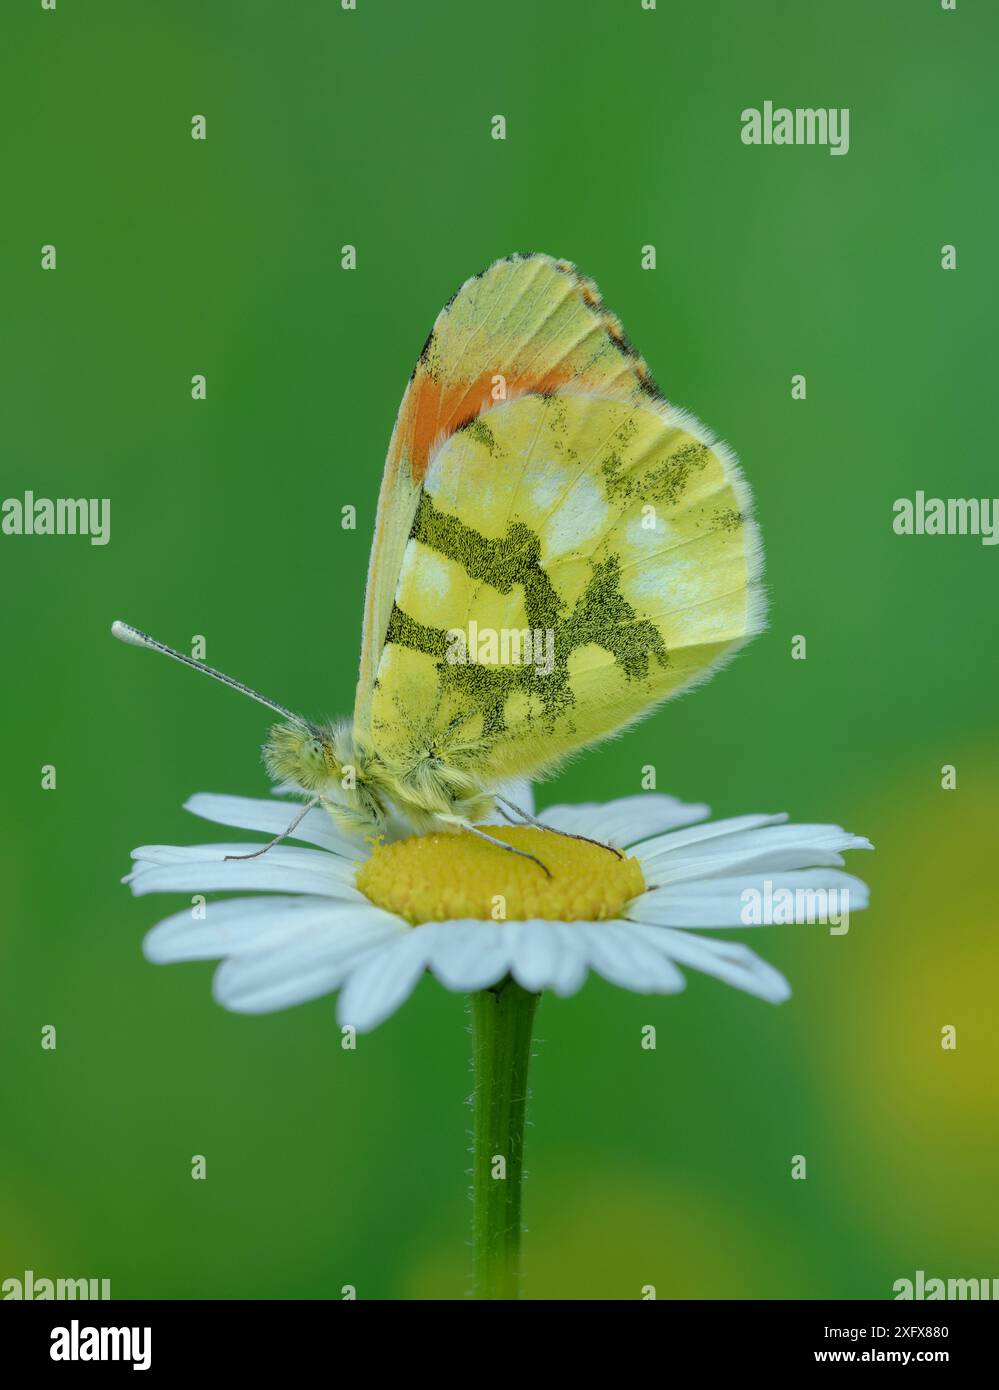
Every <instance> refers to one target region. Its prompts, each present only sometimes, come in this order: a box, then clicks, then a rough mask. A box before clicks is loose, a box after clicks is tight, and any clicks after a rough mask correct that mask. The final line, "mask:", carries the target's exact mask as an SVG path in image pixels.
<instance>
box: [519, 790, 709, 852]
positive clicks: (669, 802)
mask: <svg viewBox="0 0 999 1390" xmlns="http://www.w3.org/2000/svg"><path fill="white" fill-rule="evenodd" d="M708 814H709V810H708V807H707V806H702V805H687V804H685V803H684V802H682V801H678V800H677V798H676V797H675V796H664V795H663V794H662V793H661V792H644V793H639V794H638V795H637V796H623V797H621V798H620V799H619V800H617V801H608V802H599V801H587V802H583V803H581V804H580V805H578V806H568V805H561V806H549V807H548V808H547V809H546V810H544V811H542V812H541V814H540V816H539V817H538V819H539V820H541V821H543V822H544V824H545V825H553V826H555V828H556V829H558V830H567V831H569V833H570V834H573V835H587V836H589V837H590V839H593V840H601V841H602V842H603V843H604V844H613V845H616V846H618V847H619V848H624V847H626V846H628V845H632V844H635V843H636V842H637V841H639V840H645V839H647V838H648V837H649V836H650V835H659V834H661V833H662V831H664V830H671V829H672V828H673V827H674V826H678V825H689V824H690V823H691V822H692V821H697V820H703V819H704V817H705V816H706V815H708Z"/></svg>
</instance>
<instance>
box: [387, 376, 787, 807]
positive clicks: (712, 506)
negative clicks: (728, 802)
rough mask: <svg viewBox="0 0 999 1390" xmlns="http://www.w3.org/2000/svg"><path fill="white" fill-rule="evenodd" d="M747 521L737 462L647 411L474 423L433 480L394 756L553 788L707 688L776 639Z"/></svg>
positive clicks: (392, 639) (525, 408)
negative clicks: (553, 773)
mask: <svg viewBox="0 0 999 1390" xmlns="http://www.w3.org/2000/svg"><path fill="white" fill-rule="evenodd" d="M747 506H748V498H747V495H746V492H745V489H744V486H743V484H742V483H741V481H740V479H739V477H738V474H737V470H736V467H735V464H734V462H733V461H732V460H731V459H730V457H729V456H728V455H727V453H726V452H725V451H724V450H723V449H722V448H721V447H720V446H716V445H713V444H712V442H711V440H710V437H709V436H708V435H707V434H706V432H705V431H704V430H703V429H701V427H699V426H697V425H696V423H695V422H693V421H691V420H690V419H689V418H688V417H686V416H684V415H683V414H682V413H681V412H678V411H674V410H672V409H671V408H670V407H669V406H667V405H665V403H664V402H662V401H659V400H653V399H650V398H649V397H648V396H647V395H646V394H643V395H642V396H641V398H640V399H638V400H628V399H614V398H605V397H603V396H599V395H594V394H589V393H587V392H585V391H579V390H578V389H577V390H574V391H567V392H563V393H554V394H545V395H528V396H524V397H521V398H518V399H515V400H513V401H509V402H507V403H505V404H497V405H496V406H494V407H493V408H492V409H490V410H489V411H488V412H486V413H484V414H483V415H481V416H479V417H476V418H475V419H473V420H472V421H471V422H470V423H468V424H466V425H465V426H464V427H463V428H461V429H459V430H458V431H457V432H455V433H453V434H452V435H450V436H449V437H447V438H446V439H444V440H443V442H441V443H440V444H439V445H438V446H437V448H436V449H435V450H434V451H433V454H432V457H431V459H430V461H429V464H428V467H427V470H426V472H425V476H424V479H423V486H422V490H421V493H420V497H419V499H418V503H417V507H416V510H415V514H414V518H413V522H412V524H411V528H410V535H409V537H408V538H407V542H406V545H405V547H404V553H403V558H402V562H401V566H400V574H399V579H398V584H397V588H396V593H395V596H394V601H393V605H392V608H391V612H390V615H389V619H388V622H387V625H386V640H385V642H384V644H383V648H382V652H381V656H380V659H379V664H378V668H377V678H376V683H375V686H374V690H373V698H372V702H371V725H370V729H371V736H372V739H373V744H374V747H375V748H376V749H377V751H378V753H379V755H380V756H382V757H383V758H384V759H385V760H386V761H387V762H389V763H390V764H392V765H394V766H396V767H406V766H408V765H410V764H411V763H412V762H413V761H414V760H418V759H419V757H420V756H422V755H424V754H425V752H426V750H427V749H428V748H430V749H432V750H433V751H434V752H435V753H436V754H437V755H438V756H441V757H443V758H444V759H445V760H446V761H447V762H449V763H452V764H453V765H455V766H458V767H462V768H464V769H466V770H469V771H473V772H475V773H476V774H477V775H479V776H481V778H482V779H483V780H484V781H485V782H487V783H488V782H490V781H494V780H499V779H503V778H507V777H512V776H517V775H534V776H537V775H539V774H542V773H544V772H545V771H548V770H551V769H552V768H553V767H555V766H557V765H558V763H559V762H560V761H561V760H562V759H564V758H565V757H566V756H568V755H569V754H571V753H572V752H574V751H575V750H577V749H578V748H581V747H583V746H585V745H586V744H588V743H592V742H594V741H596V740H598V739H600V738H602V737H606V736H607V735H608V734H610V733H612V732H613V731H615V730H617V729H619V728H622V727H624V726H625V725H627V724H628V723H630V722H632V721H633V720H635V719H637V718H639V717H640V716H641V715H642V714H643V713H645V712H646V711H647V710H648V709H650V708H652V707H653V706H654V705H656V704H657V703H659V702H660V701H662V700H664V699H666V698H668V697H669V696H671V695H673V694H676V693H677V692H678V691H680V690H681V689H683V688H684V687H686V686H688V685H689V684H691V683H692V682H695V681H697V680H698V679H699V678H703V677H704V676H705V675H707V674H708V672H709V671H710V670H711V669H712V668H713V667H714V666H716V665H717V664H718V663H719V661H721V660H722V659H723V658H724V657H725V656H726V655H728V654H730V653H731V652H732V651H734V650H735V649H736V648H737V647H738V646H739V645H741V644H742V642H744V641H745V640H746V639H747V637H748V636H750V635H751V634H752V632H754V631H755V630H757V628H758V626H759V622H760V617H761V609H762V603H761V600H760V596H759V591H758V588H757V585H756V568H757V559H756V556H757V543H756V536H755V528H754V526H753V523H752V521H751V520H750V518H749V517H748V515H747ZM459 634H461V635H463V640H458V635H459ZM504 634H505V639H504ZM524 634H530V636H529V638H526V639H525V637H524ZM504 640H506V642H507V644H508V645H507V647H506V648H505V650H504V649H503V647H502V643H503V641H504ZM490 644H492V645H490ZM525 658H526V659H525Z"/></svg>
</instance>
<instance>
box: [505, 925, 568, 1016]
mask: <svg viewBox="0 0 999 1390" xmlns="http://www.w3.org/2000/svg"><path fill="white" fill-rule="evenodd" d="M504 931H505V933H506V943H507V949H508V951H509V953H510V974H511V975H512V976H513V978H514V979H515V980H516V981H517V983H518V984H519V985H520V986H521V987H522V988H523V989H526V990H530V992H531V993H532V994H539V993H540V992H541V991H542V990H544V989H551V990H554V992H555V993H556V994H557V995H559V997H560V998H563V999H565V998H567V997H568V996H569V995H570V994H575V993H576V992H577V990H579V989H580V987H581V986H582V983H583V981H584V980H585V979H586V973H587V970H588V968H589V963H588V959H587V951H586V942H585V941H584V940H583V938H582V937H581V936H579V935H578V934H577V933H575V929H574V927H573V925H572V924H571V923H568V922H548V921H545V920H543V919H542V918H532V919H530V920H528V921H525V922H507V924H506V926H505V927H504Z"/></svg>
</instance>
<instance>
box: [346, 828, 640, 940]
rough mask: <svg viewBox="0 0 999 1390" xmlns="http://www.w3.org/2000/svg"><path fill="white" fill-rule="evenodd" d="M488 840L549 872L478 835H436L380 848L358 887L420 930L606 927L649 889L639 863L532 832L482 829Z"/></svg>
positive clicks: (562, 837) (582, 842) (583, 842)
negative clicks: (426, 925) (493, 925)
mask: <svg viewBox="0 0 999 1390" xmlns="http://www.w3.org/2000/svg"><path fill="white" fill-rule="evenodd" d="M482 829H483V830H485V831H486V833H487V834H489V835H492V836H494V838H495V839H497V840H502V841H503V842H504V844H508V845H513V846H515V848H517V849H521V850H526V851H527V853H528V854H533V855H535V856H536V858H538V859H540V860H541V862H542V863H543V864H544V865H545V866H546V868H547V869H548V871H549V873H550V874H551V878H548V877H547V875H545V874H544V873H543V872H542V871H541V869H540V868H539V867H538V866H537V864H534V863H532V862H531V861H530V860H529V859H524V858H522V857H521V856H520V855H519V854H507V853H505V851H503V850H501V849H499V848H498V847H497V846H496V845H490V844H487V843H486V842H485V841H484V840H479V839H477V838H476V837H475V836H474V835H469V834H467V833H461V834H457V835H451V834H447V833H444V834H439V833H434V834H431V835H417V836H414V837H413V838H412V839H409V840H396V841H395V842H394V843H393V844H388V845H377V846H376V847H375V849H374V851H373V852H372V855H371V858H370V859H368V860H366V862H365V863H364V864H362V865H361V867H360V868H359V869H358V871H357V886H358V888H359V889H360V890H361V892H362V893H364V894H365V896H366V897H368V898H370V899H371V901H372V902H373V903H375V904H376V905H377V906H378V907H384V908H386V909H387V910H388V911H389V912H395V913H397V914H398V916H400V917H403V918H405V919H406V921H408V922H411V923H412V924H413V925H414V926H418V925H419V924H420V923H421V922H442V921H448V920H449V919H456V918H464V917H481V918H483V919H485V920H489V919H492V920H493V921H498V922H503V921H511V922H517V921H523V920H524V919H525V918H528V917H543V918H547V919H548V920H550V921H557V922H577V921H588V922H594V921H601V920H605V919H606V918H608V917H616V916H618V915H619V914H620V912H621V910H622V908H624V906H625V904H626V903H629V902H630V901H631V900H632V898H635V897H637V896H638V894H639V893H642V892H644V891H645V880H644V879H643V877H642V870H641V868H640V867H639V863H638V860H637V859H627V858H623V859H619V858H618V857H617V855H616V854H614V853H613V852H612V851H611V850H609V849H604V848H603V847H602V846H601V845H594V844H590V843H589V842H588V841H586V840H572V839H569V838H568V837H567V836H565V835H556V834H554V833H553V832H552V831H550V830H549V831H546V830H538V829H535V828H534V827H533V826H521V825H518V826H510V825H503V826H496V825H484V826H483V827H482Z"/></svg>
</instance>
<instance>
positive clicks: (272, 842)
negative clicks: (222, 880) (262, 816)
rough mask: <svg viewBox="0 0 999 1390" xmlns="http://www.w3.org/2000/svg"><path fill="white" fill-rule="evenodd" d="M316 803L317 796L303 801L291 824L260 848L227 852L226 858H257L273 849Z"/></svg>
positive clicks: (317, 803)
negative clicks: (235, 852)
mask: <svg viewBox="0 0 999 1390" xmlns="http://www.w3.org/2000/svg"><path fill="white" fill-rule="evenodd" d="M318 805H319V797H318V796H316V797H313V799H312V800H311V801H307V802H306V803H305V805H304V806H303V807H302V809H301V810H300V811H299V813H298V815H297V816H296V817H295V819H294V820H293V821H292V823H291V825H289V826H288V829H287V830H282V831H281V834H280V835H275V836H274V839H273V840H268V842H267V844H266V845H261V846H260V848H259V849H255V850H254V851H253V853H252V854H227V855H226V859H259V858H260V856H261V855H262V854H266V853H267V851H268V850H269V849H273V848H274V846H275V845H279V844H280V843H281V841H282V840H286V839H287V838H288V836H289V835H290V834H291V832H292V831H293V830H294V829H295V828H296V826H298V825H300V824H301V822H302V821H303V820H304V819H305V817H306V816H307V815H308V813H309V812H310V811H311V810H312V809H313V808H314V807H316V806H318Z"/></svg>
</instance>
